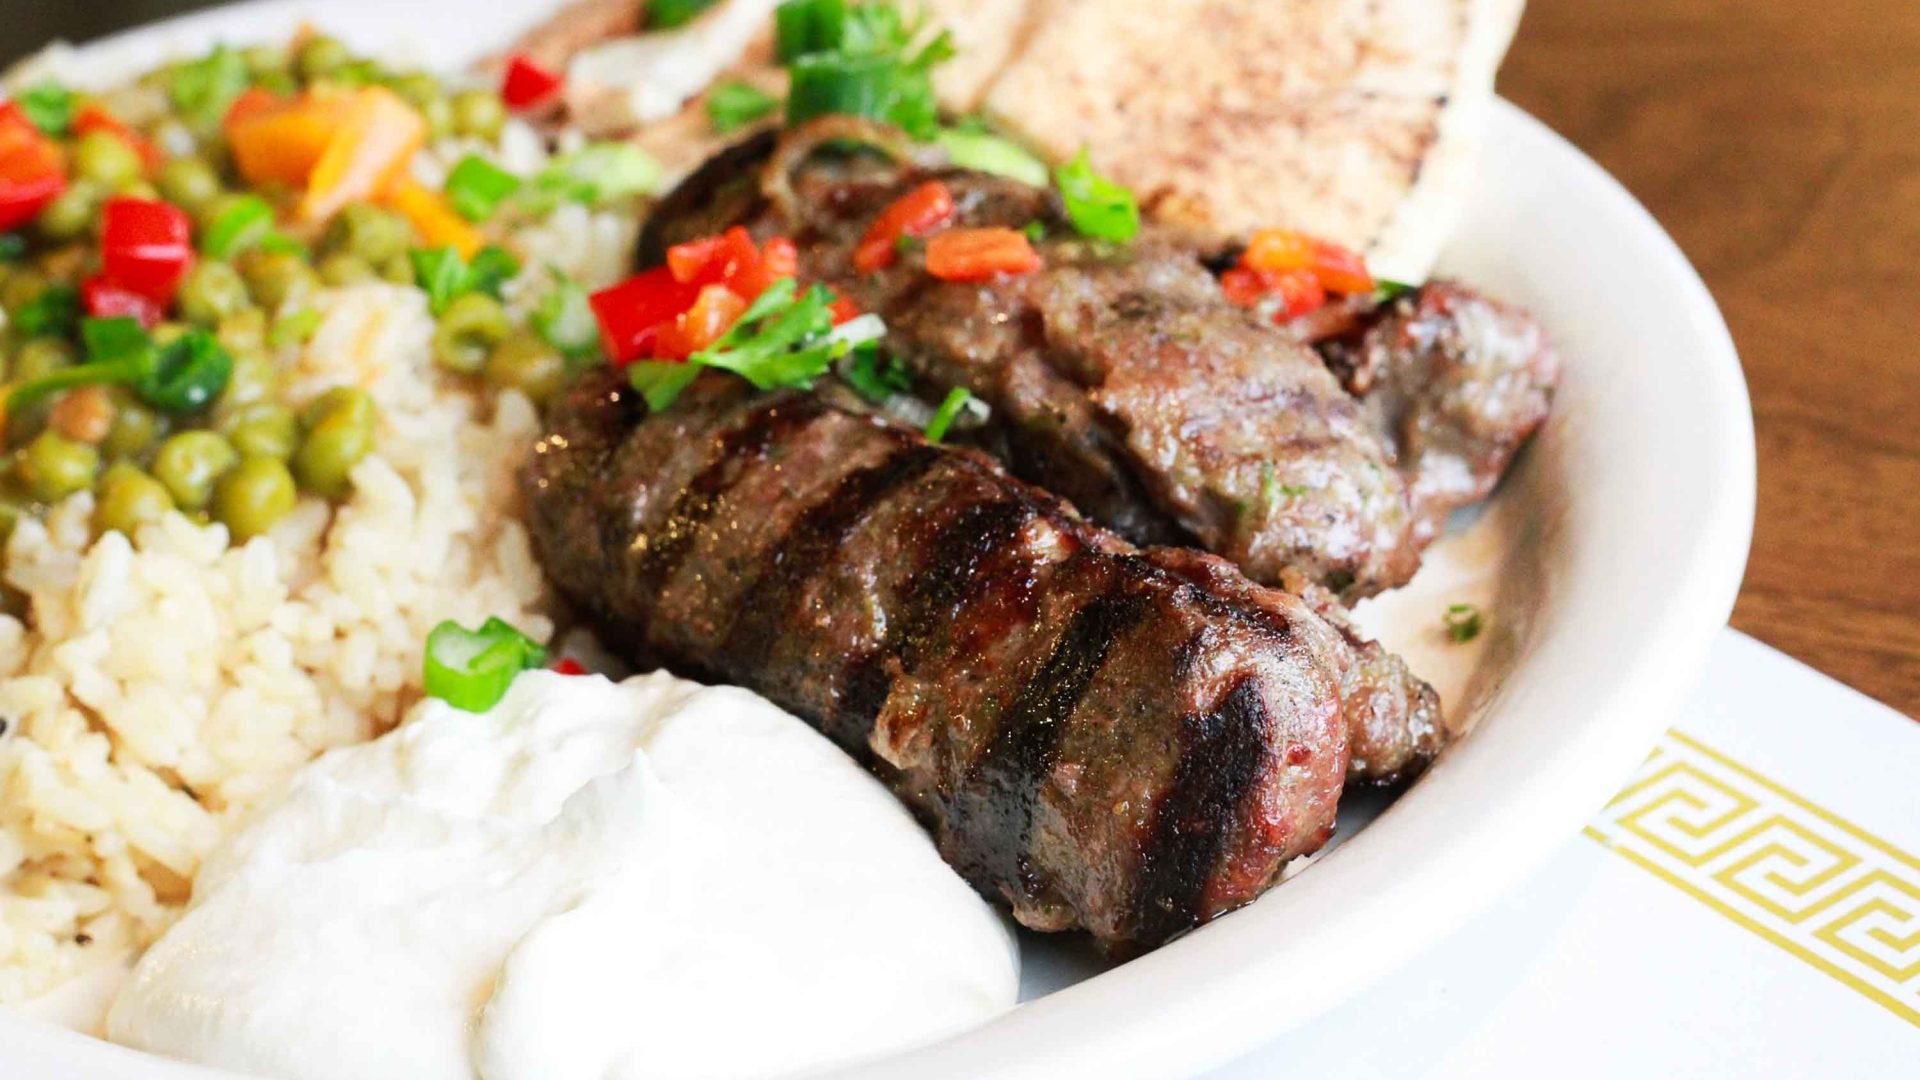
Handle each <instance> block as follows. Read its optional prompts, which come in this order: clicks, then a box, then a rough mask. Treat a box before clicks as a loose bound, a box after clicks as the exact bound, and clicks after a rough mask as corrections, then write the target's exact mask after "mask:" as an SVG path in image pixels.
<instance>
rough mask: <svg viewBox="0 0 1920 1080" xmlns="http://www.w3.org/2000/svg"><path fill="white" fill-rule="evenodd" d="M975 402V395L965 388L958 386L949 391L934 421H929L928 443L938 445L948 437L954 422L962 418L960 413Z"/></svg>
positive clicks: (937, 410)
mask: <svg viewBox="0 0 1920 1080" xmlns="http://www.w3.org/2000/svg"><path fill="white" fill-rule="evenodd" d="M972 400H973V395H972V394H971V393H969V392H968V391H967V388H966V387H964V386H956V387H954V388H953V389H951V390H949V391H947V396H946V398H945V400H943V401H941V402H940V407H939V408H938V409H935V410H934V412H933V419H931V420H929V421H927V441H928V442H931V443H937V442H939V441H940V440H942V439H944V438H946V437H947V432H948V430H949V429H951V428H952V427H953V422H954V421H955V420H958V419H959V418H960V411H961V410H962V409H965V408H966V407H967V403H968V402H970V401H972Z"/></svg>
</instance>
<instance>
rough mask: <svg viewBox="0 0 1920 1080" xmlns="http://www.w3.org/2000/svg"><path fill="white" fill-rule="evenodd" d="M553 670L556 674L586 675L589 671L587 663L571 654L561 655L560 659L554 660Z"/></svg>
mask: <svg viewBox="0 0 1920 1080" xmlns="http://www.w3.org/2000/svg"><path fill="white" fill-rule="evenodd" d="M551 670H552V671H553V673H554V674H556V675H585V674H586V673H587V668H586V665H585V664H582V663H581V662H580V661H578V660H575V659H574V658H573V657H571V656H565V657H561V658H560V659H559V660H556V661H554V664H553V668H552V669H551Z"/></svg>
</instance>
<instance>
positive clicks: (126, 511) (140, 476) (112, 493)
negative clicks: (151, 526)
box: [93, 463, 173, 536]
mask: <svg viewBox="0 0 1920 1080" xmlns="http://www.w3.org/2000/svg"><path fill="white" fill-rule="evenodd" d="M172 509H173V496H172V495H170V494H168V493H167V486H166V485H165V484H162V483H161V482H160V481H158V480H155V479H154V478H153V477H151V476H148V475H147V474H146V473H144V472H141V471H140V470H139V469H137V468H135V467H134V466H132V465H127V464H124V463H122V464H118V465H114V466H112V467H111V468H109V469H108V470H107V474H106V475H105V476H104V477H102V478H101V481H100V501H99V502H97V503H95V504H94V507H93V528H94V531H95V532H102V533H105V532H120V533H125V534H126V535H128V536H132V535H133V534H134V532H135V531H137V530H138V529H139V528H140V526H142V525H144V524H146V523H147V522H149V521H158V520H159V519H160V518H163V517H165V516H166V515H167V513H168V512H169V511H171V510H172Z"/></svg>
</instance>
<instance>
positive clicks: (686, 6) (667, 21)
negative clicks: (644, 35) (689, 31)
mask: <svg viewBox="0 0 1920 1080" xmlns="http://www.w3.org/2000/svg"><path fill="white" fill-rule="evenodd" d="M713 5H714V0H647V29H649V30H672V29H673V28H674V27H676V26H685V25H686V24H688V23H690V22H692V21H693V20H694V19H696V18H698V17H699V15H700V13H701V12H703V11H705V10H707V9H708V8H710V7H712V6H713Z"/></svg>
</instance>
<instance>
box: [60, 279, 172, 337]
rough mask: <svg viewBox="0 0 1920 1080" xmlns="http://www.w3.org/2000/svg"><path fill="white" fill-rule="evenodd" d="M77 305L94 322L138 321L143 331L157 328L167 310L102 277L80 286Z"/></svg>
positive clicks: (86, 281) (89, 280) (87, 281)
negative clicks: (106, 320) (84, 309)
mask: <svg viewBox="0 0 1920 1080" xmlns="http://www.w3.org/2000/svg"><path fill="white" fill-rule="evenodd" d="M80 302H81V303H82V304H83V305H84V306H85V307H86V309H87V314H88V315H90V316H92V317H94V318H96V319H115V318H133V319H138V320H140V327H141V329H143V330H151V329H153V328H154V327H155V326H158V325H159V324H160V317H161V316H162V315H164V314H165V313H166V309H164V308H162V307H161V306H160V305H159V304H156V303H154V302H153V301H152V300H149V299H147V298H146V297H144V296H141V295H140V294H139V293H137V292H134V291H132V290H130V289H125V288H122V287H121V286H119V285H115V284H114V283H113V282H111V281H108V280H107V279H106V277H105V276H103V275H101V274H95V275H93V276H92V277H90V278H88V279H87V280H85V281H83V282H81V283H80Z"/></svg>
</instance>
